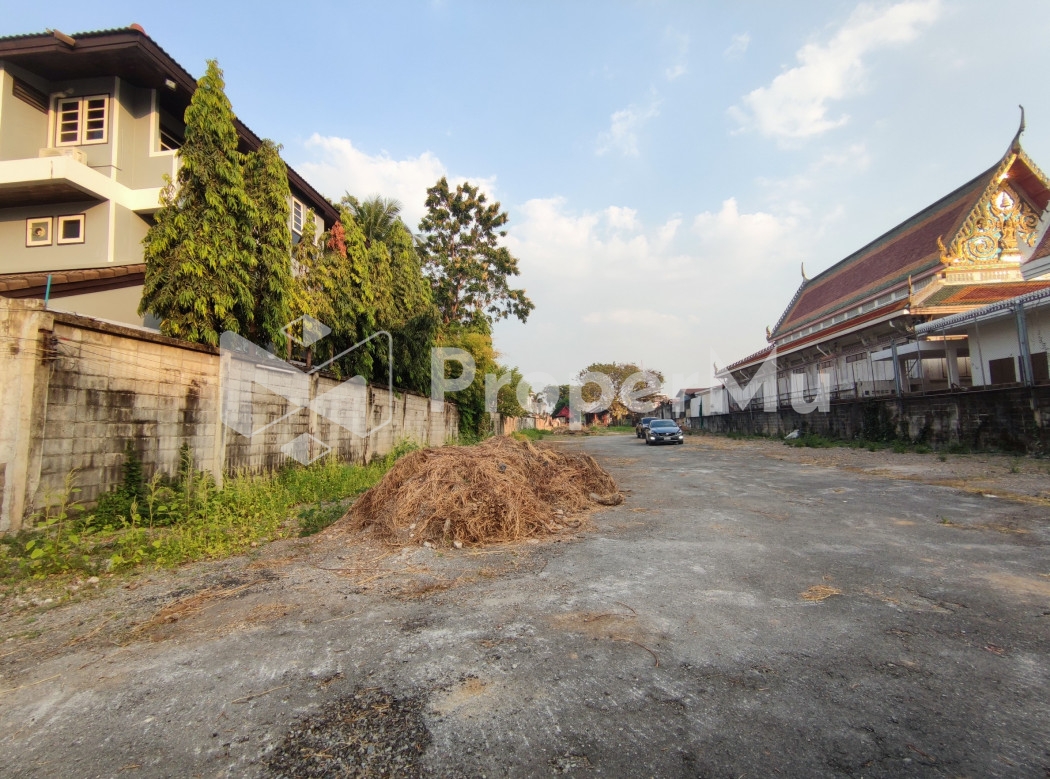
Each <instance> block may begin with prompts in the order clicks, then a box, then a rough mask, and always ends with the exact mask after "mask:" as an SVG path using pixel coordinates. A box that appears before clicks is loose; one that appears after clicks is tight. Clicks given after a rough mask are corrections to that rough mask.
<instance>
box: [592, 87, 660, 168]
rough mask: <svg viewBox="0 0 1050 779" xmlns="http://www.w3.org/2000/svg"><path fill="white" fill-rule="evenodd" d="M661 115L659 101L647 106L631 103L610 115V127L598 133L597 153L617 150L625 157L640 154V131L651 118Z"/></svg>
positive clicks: (601, 153)
mask: <svg viewBox="0 0 1050 779" xmlns="http://www.w3.org/2000/svg"><path fill="white" fill-rule="evenodd" d="M659 115H660V103H659V101H655V100H654V101H653V102H652V103H650V104H649V105H648V106H646V107H642V108H639V107H638V106H635V105H631V106H628V107H627V108H625V109H623V110H622V111H616V112H615V113H614V114H613V115H612V116H610V117H609V129H608V130H605V131H603V132H602V133H600V134H599V135H598V142H597V146H596V147H595V153H596V154H598V155H599V156H601V155H603V154H608V153H609V152H610V151H617V152H619V153H620V154H622V155H624V156H625V157H637V156H638V131H639V130H640V129H641V128H642V126H643V125H644V124H645V123H646V122H648V121H649V120H650V119H653V118H654V117H657V116H659Z"/></svg>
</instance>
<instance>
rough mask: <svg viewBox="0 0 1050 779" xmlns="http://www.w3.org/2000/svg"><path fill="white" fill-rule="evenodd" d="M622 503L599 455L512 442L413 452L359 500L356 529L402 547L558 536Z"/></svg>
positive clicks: (353, 510) (493, 441) (353, 521)
mask: <svg viewBox="0 0 1050 779" xmlns="http://www.w3.org/2000/svg"><path fill="white" fill-rule="evenodd" d="M620 501H622V496H620V494H619V493H618V492H617V488H616V482H614V481H613V479H612V477H611V476H609V474H608V473H606V472H605V471H604V470H603V469H602V468H601V466H599V465H598V463H597V462H595V461H594V458H592V457H590V456H589V455H586V454H582V453H578V452H563V451H556V450H554V449H551V448H549V447H547V446H542V445H540V446H536V445H533V444H531V443H529V442H527V441H515V440H514V439H511V438H504V437H497V438H490V439H489V440H487V441H485V442H484V443H481V444H478V445H477V446H447V447H442V448H438V449H424V450H421V451H418V452H413V453H411V454H409V455H407V456H405V457H403V458H402V459H401V460H399V461H398V462H397V464H396V465H394V467H393V468H391V469H390V471H389V472H388V473H387V474H386V476H384V477H383V480H382V481H381V482H379V484H377V485H376V486H374V487H373V488H372V489H370V490H369V491H368V492H366V493H365V494H364V495H362V496H361V498H360V499H358V501H357V502H356V503H355V504H354V506H353V508H351V510H350V512H349V514H348V516H349V519H350V527H351V528H355V529H356V528H371V529H372V531H373V532H374V533H375V534H376V535H377V536H378V537H379V538H381V539H382V540H384V541H387V542H389V543H393V544H396V545H400V546H403V545H406V544H412V543H421V542H424V541H430V542H433V543H437V544H457V545H468V546H473V545H479V544H491V543H500V542H506V541H518V540H521V539H524V538H530V537H534V536H539V535H544V534H547V533H556V532H559V531H561V530H564V529H565V528H566V526H570V527H571V526H573V525H575V524H578V523H577V522H576V521H575V520H572V519H570V518H571V517H573V516H574V515H578V514H581V513H582V512H585V511H587V510H589V509H592V508H594V506H595V505H596V504H599V505H610V504H614V503H618V502H620Z"/></svg>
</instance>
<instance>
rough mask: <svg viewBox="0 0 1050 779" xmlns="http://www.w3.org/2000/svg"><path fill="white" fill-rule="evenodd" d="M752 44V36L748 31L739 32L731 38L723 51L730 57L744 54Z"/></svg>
mask: <svg viewBox="0 0 1050 779" xmlns="http://www.w3.org/2000/svg"><path fill="white" fill-rule="evenodd" d="M750 45H751V36H750V35H749V34H748V33H746V32H741V33H737V34H736V35H734V36H733V37H732V38H731V39H730V40H729V46H727V47H726V50H725V51H724V52H722V53H723V54H724V55H725V56H726V57H728V58H729V59H734V58H736V57H741V56H743V54H744V52H746V51H747V47H748V46H750Z"/></svg>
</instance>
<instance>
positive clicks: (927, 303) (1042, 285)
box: [920, 281, 1050, 308]
mask: <svg viewBox="0 0 1050 779" xmlns="http://www.w3.org/2000/svg"><path fill="white" fill-rule="evenodd" d="M1047 287H1050V281H1009V282H1003V283H998V284H965V285H961V286H953V287H945V288H944V289H940V290H937V292H935V293H934V294H932V295H931V296H930V297H929V298H927V299H926V300H924V301H923V302H922V303H921V304H920V305H921V307H922V308H930V307H933V306H974V305H984V304H985V303H998V302H999V301H1000V300H1009V299H1010V298H1015V297H1017V296H1018V295H1025V294H1027V293H1029V292H1035V291H1036V290H1040V289H1046V288H1047Z"/></svg>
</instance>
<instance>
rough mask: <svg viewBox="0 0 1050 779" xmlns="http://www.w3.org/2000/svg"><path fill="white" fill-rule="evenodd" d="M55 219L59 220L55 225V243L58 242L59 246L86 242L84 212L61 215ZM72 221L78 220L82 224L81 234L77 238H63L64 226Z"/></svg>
mask: <svg viewBox="0 0 1050 779" xmlns="http://www.w3.org/2000/svg"><path fill="white" fill-rule="evenodd" d="M55 221H56V222H58V224H57V225H56V226H55V243H57V244H58V245H59V246H61V245H63V244H71V243H84V240H85V235H84V221H85V220H84V214H69V215H67V216H60V217H58V218H57V219H56V220H55ZM72 222H76V223H78V224H79V225H80V232H79V234H78V235H77V237H76V238H63V237H62V228H63V227H65V225H66V224H69V223H72Z"/></svg>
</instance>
